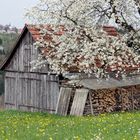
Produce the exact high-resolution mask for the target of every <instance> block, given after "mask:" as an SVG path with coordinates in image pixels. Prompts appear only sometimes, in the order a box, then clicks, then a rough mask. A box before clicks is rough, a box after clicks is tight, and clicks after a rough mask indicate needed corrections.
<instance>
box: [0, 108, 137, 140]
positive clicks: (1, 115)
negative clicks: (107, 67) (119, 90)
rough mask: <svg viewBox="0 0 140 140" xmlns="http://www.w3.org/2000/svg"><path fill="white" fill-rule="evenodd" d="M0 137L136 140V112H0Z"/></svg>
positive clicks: (8, 139)
mask: <svg viewBox="0 0 140 140" xmlns="http://www.w3.org/2000/svg"><path fill="white" fill-rule="evenodd" d="M0 140H140V112H131V113H129V112H125V113H113V114H101V115H99V116H86V117H73V116H68V117H62V116H58V115H50V114H47V113H27V112H18V111H11V110H10V111H1V112H0Z"/></svg>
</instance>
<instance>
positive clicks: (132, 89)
mask: <svg viewBox="0 0 140 140" xmlns="http://www.w3.org/2000/svg"><path fill="white" fill-rule="evenodd" d="M131 99H132V110H134V88H133V87H132V88H131Z"/></svg>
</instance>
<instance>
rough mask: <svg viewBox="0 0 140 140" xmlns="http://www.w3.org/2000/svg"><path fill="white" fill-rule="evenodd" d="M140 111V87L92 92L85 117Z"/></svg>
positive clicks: (86, 106)
mask: <svg viewBox="0 0 140 140" xmlns="http://www.w3.org/2000/svg"><path fill="white" fill-rule="evenodd" d="M138 109H140V86H133V87H126V88H116V89H104V90H103V89H102V90H96V91H93V90H91V91H90V93H89V96H88V98H87V101H86V104H85V109H84V115H89V114H100V113H105V112H114V111H129V110H138Z"/></svg>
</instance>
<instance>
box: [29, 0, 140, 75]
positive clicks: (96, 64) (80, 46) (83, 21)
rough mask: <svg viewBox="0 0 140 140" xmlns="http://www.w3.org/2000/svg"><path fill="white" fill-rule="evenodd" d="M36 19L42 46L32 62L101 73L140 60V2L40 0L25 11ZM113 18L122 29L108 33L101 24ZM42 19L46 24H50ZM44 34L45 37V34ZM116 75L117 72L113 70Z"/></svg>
mask: <svg viewBox="0 0 140 140" xmlns="http://www.w3.org/2000/svg"><path fill="white" fill-rule="evenodd" d="M26 16H27V17H28V18H29V19H30V20H31V21H32V23H35V24H36V23H37V24H40V25H39V26H38V29H39V30H40V34H41V37H40V38H38V41H37V42H36V43H35V46H36V47H39V48H40V49H41V52H42V53H41V54H40V55H39V58H38V60H37V61H36V62H35V63H34V67H35V68H36V67H40V66H43V65H45V64H46V63H49V64H50V68H51V69H52V70H53V71H54V72H57V73H69V72H74V71H76V72H84V73H95V75H96V76H97V77H104V76H105V75H106V74H105V73H108V72H111V71H113V72H114V71H115V72H116V73H117V75H118V73H123V74H125V73H126V71H127V69H139V66H140V56H139V53H140V37H139V35H140V32H139V28H140V25H139V22H140V3H139V1H137V0H127V1H126V0H40V3H39V4H38V5H36V6H35V7H33V8H32V9H31V10H29V11H27V14H26ZM108 23H112V24H113V25H115V26H117V28H119V29H121V30H122V32H123V34H118V35H116V36H109V35H108V34H107V33H106V32H105V31H104V30H103V28H102V26H103V25H107V24H108ZM41 24H47V25H49V29H46V28H44V27H43V26H42V25H41ZM45 38H47V39H45ZM117 75H116V76H117Z"/></svg>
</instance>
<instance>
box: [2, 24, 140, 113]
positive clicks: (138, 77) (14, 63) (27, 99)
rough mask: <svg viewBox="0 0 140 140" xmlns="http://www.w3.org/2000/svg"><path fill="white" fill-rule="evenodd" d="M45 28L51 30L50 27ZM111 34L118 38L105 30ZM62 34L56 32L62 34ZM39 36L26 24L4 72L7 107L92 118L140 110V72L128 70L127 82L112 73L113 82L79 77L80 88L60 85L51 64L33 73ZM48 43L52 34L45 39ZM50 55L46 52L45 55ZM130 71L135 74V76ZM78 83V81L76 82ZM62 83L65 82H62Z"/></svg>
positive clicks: (111, 80)
mask: <svg viewBox="0 0 140 140" xmlns="http://www.w3.org/2000/svg"><path fill="white" fill-rule="evenodd" d="M43 28H46V29H48V30H49V31H50V30H51V28H50V26H49V25H48V26H47V25H43ZM104 30H105V31H106V32H107V33H108V35H111V36H116V35H117V32H116V30H115V28H114V27H104ZM61 33H62V32H59V31H58V33H55V35H61ZM39 37H40V32H39V30H38V28H36V26H32V25H25V27H24V29H23V31H22V33H21V35H20V37H19V39H18V41H17V42H16V44H15V46H14V48H13V50H12V51H11V53H10V55H9V56H8V57H7V59H6V60H5V62H4V63H3V65H2V66H1V70H4V71H5V108H6V109H19V110H24V111H48V112H50V113H53V112H56V113H58V114H61V115H69V114H70V115H89V114H98V113H104V112H111V111H117V110H123V111H125V110H133V109H140V86H139V85H140V73H139V72H137V71H136V70H133V69H131V68H129V69H128V75H127V77H126V79H125V80H124V79H121V78H120V79H118V78H115V76H113V73H110V76H111V77H110V79H108V81H107V80H105V79H101V80H99V79H97V78H95V77H94V76H93V77H91V78H90V79H86V77H85V78H84V77H83V79H81V78H80V81H79V80H77V83H79V84H80V85H79V86H76V87H72V86H71V85H70V84H69V83H68V84H66V83H65V84H61V90H60V93H59V85H60V82H59V81H60V78H59V77H58V76H56V74H50V75H48V72H49V67H48V65H45V67H43V68H41V69H36V70H32V69H31V63H30V62H31V61H32V60H35V59H37V56H38V54H39V53H40V51H39V50H38V49H36V48H35V47H34V46H33V43H34V42H35V41H37V39H38V38H39ZM45 39H46V40H47V41H48V40H50V39H51V37H50V36H49V35H46V36H45ZM46 54H47V53H46ZM129 71H133V73H132V74H130V73H129ZM74 81H76V80H74ZM61 82H62V81H61Z"/></svg>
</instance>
